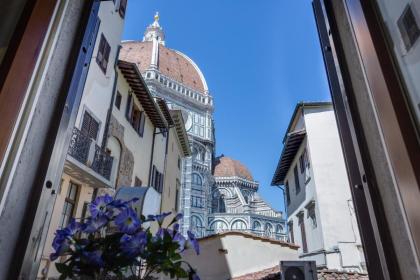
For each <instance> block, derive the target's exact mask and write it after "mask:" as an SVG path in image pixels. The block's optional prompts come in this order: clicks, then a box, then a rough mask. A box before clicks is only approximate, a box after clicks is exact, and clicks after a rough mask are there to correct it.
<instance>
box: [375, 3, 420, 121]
mask: <svg viewBox="0 0 420 280" xmlns="http://www.w3.org/2000/svg"><path fill="white" fill-rule="evenodd" d="M377 2H378V6H379V10H380V13H381V14H382V17H383V20H384V22H385V25H386V27H387V29H388V32H389V34H390V39H391V40H392V42H391V44H390V46H391V48H392V50H393V51H394V55H395V58H396V60H397V63H398V66H399V68H400V71H401V74H402V77H403V80H404V82H405V85H406V88H407V91H408V96H407V99H408V100H409V102H410V104H411V108H412V110H413V111H414V118H415V120H416V124H417V127H418V128H420V78H419V77H420V2H419V1H411V0H410V1H408V0H400V1H394V0H377Z"/></svg>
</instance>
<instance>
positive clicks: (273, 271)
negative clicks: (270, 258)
mask: <svg viewBox="0 0 420 280" xmlns="http://www.w3.org/2000/svg"><path fill="white" fill-rule="evenodd" d="M279 275H280V266H279V265H276V266H274V267H270V268H267V269H264V270H261V271H257V272H253V273H248V274H245V275H241V276H238V277H233V278H232V280H263V279H264V280H265V279H280V278H279ZM271 277H273V278H271Z"/></svg>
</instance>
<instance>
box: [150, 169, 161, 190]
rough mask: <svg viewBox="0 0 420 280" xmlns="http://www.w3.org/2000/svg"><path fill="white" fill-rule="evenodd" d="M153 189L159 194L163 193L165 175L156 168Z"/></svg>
mask: <svg viewBox="0 0 420 280" xmlns="http://www.w3.org/2000/svg"><path fill="white" fill-rule="evenodd" d="M152 187H153V188H154V189H155V190H156V191H157V192H159V193H162V191H163V174H162V173H160V172H159V171H158V170H157V168H156V166H153V169H152Z"/></svg>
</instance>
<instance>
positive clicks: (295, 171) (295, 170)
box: [293, 165, 300, 194]
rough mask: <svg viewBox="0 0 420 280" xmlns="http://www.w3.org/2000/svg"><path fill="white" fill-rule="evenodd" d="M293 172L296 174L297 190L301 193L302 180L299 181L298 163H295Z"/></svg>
mask: <svg viewBox="0 0 420 280" xmlns="http://www.w3.org/2000/svg"><path fill="white" fill-rule="evenodd" d="M293 174H294V179H295V190H296V194H298V193H300V181H299V171H298V168H297V165H295V167H294V168H293Z"/></svg>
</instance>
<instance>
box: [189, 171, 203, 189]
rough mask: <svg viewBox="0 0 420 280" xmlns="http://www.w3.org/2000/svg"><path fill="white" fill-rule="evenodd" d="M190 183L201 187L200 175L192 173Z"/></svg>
mask: <svg viewBox="0 0 420 280" xmlns="http://www.w3.org/2000/svg"><path fill="white" fill-rule="evenodd" d="M191 183H192V184H193V186H195V187H199V188H201V186H202V185H203V180H201V176H200V175H198V174H197V173H193V174H192V180H191Z"/></svg>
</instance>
